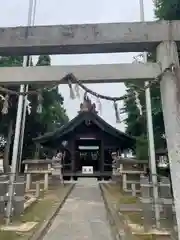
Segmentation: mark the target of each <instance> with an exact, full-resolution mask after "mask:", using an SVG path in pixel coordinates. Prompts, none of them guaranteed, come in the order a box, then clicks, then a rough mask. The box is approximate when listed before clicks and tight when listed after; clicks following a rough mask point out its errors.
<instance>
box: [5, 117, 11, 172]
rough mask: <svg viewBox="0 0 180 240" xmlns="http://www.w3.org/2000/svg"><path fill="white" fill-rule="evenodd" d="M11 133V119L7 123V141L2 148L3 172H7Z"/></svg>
mask: <svg viewBox="0 0 180 240" xmlns="http://www.w3.org/2000/svg"><path fill="white" fill-rule="evenodd" d="M12 134H13V120H11V121H10V123H9V127H8V136H7V143H6V146H5V150H4V161H3V167H4V173H7V172H9V152H10V147H11V142H12Z"/></svg>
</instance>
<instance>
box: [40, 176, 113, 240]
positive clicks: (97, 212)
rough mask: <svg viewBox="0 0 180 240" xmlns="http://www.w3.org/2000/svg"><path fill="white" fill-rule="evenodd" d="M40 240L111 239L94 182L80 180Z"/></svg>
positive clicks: (97, 187)
mask: <svg viewBox="0 0 180 240" xmlns="http://www.w3.org/2000/svg"><path fill="white" fill-rule="evenodd" d="M43 239H44V240H83V239H87V240H112V238H111V232H110V228H109V225H108V222H107V220H106V210H105V206H104V203H103V200H102V197H101V193H100V189H99V186H98V182H97V181H96V180H95V179H80V181H78V182H77V184H76V186H75V188H74V189H73V191H72V192H71V194H70V196H69V197H68V199H67V200H66V202H65V204H64V206H63V207H62V209H61V210H60V212H59V213H58V215H57V217H56V219H55V221H54V223H53V224H52V226H51V228H50V229H49V231H48V233H47V234H46V236H45V237H44V238H43Z"/></svg>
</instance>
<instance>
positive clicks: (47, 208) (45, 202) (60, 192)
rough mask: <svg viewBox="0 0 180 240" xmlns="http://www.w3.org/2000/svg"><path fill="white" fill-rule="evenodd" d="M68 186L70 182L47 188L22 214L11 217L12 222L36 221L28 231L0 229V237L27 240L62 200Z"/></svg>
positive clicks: (9, 239) (11, 239)
mask: <svg viewBox="0 0 180 240" xmlns="http://www.w3.org/2000/svg"><path fill="white" fill-rule="evenodd" d="M70 186H71V185H70V184H67V185H65V187H63V186H61V185H59V186H56V187H53V189H51V190H49V191H48V192H47V193H45V194H42V195H41V198H40V200H39V201H38V202H37V203H34V204H33V205H32V206H31V207H29V208H28V209H27V211H25V213H24V214H23V215H22V216H20V217H16V218H14V219H13V223H14V224H16V223H17V224H18V223H25V222H38V224H37V225H36V227H35V228H34V229H33V230H32V231H30V232H28V233H17V232H11V231H0V239H2V240H3V239H8V240H28V239H29V238H30V236H32V234H33V233H34V232H35V231H37V230H38V229H39V228H40V226H41V225H42V223H43V222H44V221H45V220H46V219H47V217H48V215H50V214H51V212H52V211H53V209H55V208H56V207H57V206H58V205H59V204H60V203H61V202H62V201H63V199H64V197H65V196H66V194H67V192H68V190H69V188H70Z"/></svg>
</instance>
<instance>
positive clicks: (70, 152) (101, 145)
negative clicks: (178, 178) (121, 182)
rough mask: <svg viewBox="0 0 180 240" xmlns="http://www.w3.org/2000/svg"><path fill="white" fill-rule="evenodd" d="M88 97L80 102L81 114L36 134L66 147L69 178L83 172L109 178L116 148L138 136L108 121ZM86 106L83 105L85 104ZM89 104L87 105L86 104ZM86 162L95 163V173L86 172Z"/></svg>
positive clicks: (44, 141) (123, 147)
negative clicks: (59, 126) (96, 109)
mask: <svg viewBox="0 0 180 240" xmlns="http://www.w3.org/2000/svg"><path fill="white" fill-rule="evenodd" d="M87 101H89V99H88V100H87V99H86V102H85V103H83V105H82V104H81V108H80V109H81V110H80V111H79V113H78V115H77V116H76V117H75V118H74V119H72V120H71V121H70V122H68V123H67V124H66V125H64V126H62V127H61V128H59V129H57V130H56V131H55V132H53V133H47V134H45V135H44V136H41V137H39V138H36V139H35V141H36V143H40V144H41V145H43V146H45V147H48V148H52V149H62V151H65V157H64V161H63V174H64V177H65V178H66V179H69V178H71V177H73V178H74V179H77V178H78V177H82V176H89V177H91V176H92V177H97V178H98V179H102V178H106V179H107V178H110V177H111V175H112V156H111V153H112V152H114V151H117V150H119V151H124V150H126V149H132V147H133V146H134V144H135V140H134V139H133V138H131V137H129V136H127V135H126V134H125V133H123V132H121V131H119V130H117V129H116V128H114V127H112V126H111V125H109V124H108V123H107V122H105V121H104V120H103V119H102V118H101V117H100V116H98V114H97V112H96V111H95V105H94V104H93V105H91V103H90V104H89V106H88V102H87ZM83 106H84V108H83ZM87 106H88V107H87ZM83 166H92V167H93V174H92V173H91V174H88V173H86V174H83V173H82V167H83Z"/></svg>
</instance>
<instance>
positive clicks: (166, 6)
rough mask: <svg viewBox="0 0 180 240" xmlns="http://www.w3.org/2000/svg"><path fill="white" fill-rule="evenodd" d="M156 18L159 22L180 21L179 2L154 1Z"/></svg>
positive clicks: (175, 0)
mask: <svg viewBox="0 0 180 240" xmlns="http://www.w3.org/2000/svg"><path fill="white" fill-rule="evenodd" d="M154 5H155V16H156V17H157V18H158V19H159V20H162V19H163V20H180V1H179V0H170V1H169V0H154Z"/></svg>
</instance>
